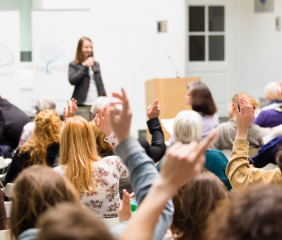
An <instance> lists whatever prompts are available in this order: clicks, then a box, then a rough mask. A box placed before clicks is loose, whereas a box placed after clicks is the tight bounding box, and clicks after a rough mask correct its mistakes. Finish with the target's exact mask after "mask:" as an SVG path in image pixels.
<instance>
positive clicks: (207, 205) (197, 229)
mask: <svg viewBox="0 0 282 240" xmlns="http://www.w3.org/2000/svg"><path fill="white" fill-rule="evenodd" d="M224 198H226V188H225V186H224V184H223V183H222V182H221V181H220V179H219V178H218V177H217V176H215V175H214V174H213V173H211V172H209V171H207V170H203V171H202V173H201V174H198V175H197V176H196V177H195V178H194V179H193V180H192V181H191V182H189V183H187V184H185V185H184V186H183V187H181V188H180V189H179V190H178V193H177V195H176V196H175V197H174V199H173V203H174V208H175V211H174V215H173V222H172V226H171V229H172V232H173V233H174V234H177V235H178V238H177V239H183V240H184V239H193V240H201V239H204V238H203V232H204V230H205V229H206V220H207V218H208V216H209V215H210V213H211V212H212V211H213V210H214V209H215V206H216V203H217V201H218V200H221V199H224Z"/></svg>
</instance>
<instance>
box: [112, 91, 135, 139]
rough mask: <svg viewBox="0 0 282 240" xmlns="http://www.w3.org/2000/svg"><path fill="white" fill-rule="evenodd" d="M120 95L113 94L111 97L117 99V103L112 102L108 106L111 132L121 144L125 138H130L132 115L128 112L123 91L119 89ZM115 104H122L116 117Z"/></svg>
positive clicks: (126, 100) (128, 107) (128, 108)
mask: <svg viewBox="0 0 282 240" xmlns="http://www.w3.org/2000/svg"><path fill="white" fill-rule="evenodd" d="M121 91H122V93H121V94H119V93H113V94H112V96H113V97H115V98H117V99H119V101H117V102H112V103H111V105H110V108H109V110H110V126H111V129H112V131H113V132H114V133H115V135H116V137H117V139H118V140H119V141H120V142H121V141H122V140H124V139H125V138H127V137H129V136H130V124H131V118H132V113H131V110H130V106H129V102H128V98H127V96H126V93H125V91H124V88H122V89H121ZM116 104H122V105H123V108H122V110H121V112H120V114H119V115H116V107H115V105H116Z"/></svg>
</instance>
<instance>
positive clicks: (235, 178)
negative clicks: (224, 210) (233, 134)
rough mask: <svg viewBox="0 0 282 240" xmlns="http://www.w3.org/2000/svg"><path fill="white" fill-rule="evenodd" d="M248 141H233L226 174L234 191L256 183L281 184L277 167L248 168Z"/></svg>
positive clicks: (281, 178)
mask: <svg viewBox="0 0 282 240" xmlns="http://www.w3.org/2000/svg"><path fill="white" fill-rule="evenodd" d="M248 148H249V142H248V141H246V140H242V139H237V140H235V141H234V145H233V150H232V153H231V156H230V161H229V163H228V165H227V167H226V176H227V178H228V179H229V181H230V183H231V186H232V188H233V189H234V191H235V192H240V191H242V190H243V189H245V188H246V187H248V186H252V185H254V184H257V183H273V184H275V185H279V186H282V175H281V171H280V169H279V168H275V169H274V170H269V171H263V170H260V169H254V168H250V165H249V161H248Z"/></svg>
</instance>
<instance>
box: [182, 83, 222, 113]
mask: <svg viewBox="0 0 282 240" xmlns="http://www.w3.org/2000/svg"><path fill="white" fill-rule="evenodd" d="M187 88H188V90H189V91H190V94H191V97H192V109H193V110H194V111H196V112H201V113H203V114H206V115H214V114H215V113H216V112H217V108H216V106H215V103H214V100H213V97H212V94H211V91H210V90H209V88H208V87H207V86H206V85H205V84H204V83H202V82H190V83H188V86H187Z"/></svg>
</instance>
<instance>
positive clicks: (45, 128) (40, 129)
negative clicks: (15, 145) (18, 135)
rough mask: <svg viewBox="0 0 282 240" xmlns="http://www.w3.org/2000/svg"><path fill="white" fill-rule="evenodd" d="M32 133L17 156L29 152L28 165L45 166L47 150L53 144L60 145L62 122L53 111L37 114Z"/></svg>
mask: <svg viewBox="0 0 282 240" xmlns="http://www.w3.org/2000/svg"><path fill="white" fill-rule="evenodd" d="M34 122H35V127H34V131H33V133H32V134H31V137H30V139H29V140H28V141H27V142H26V143H24V145H23V146H22V147H21V148H20V150H19V156H20V155H21V154H23V153H25V152H30V160H29V162H28V163H29V165H33V164H43V165H46V155H47V148H48V146H50V145H51V144H53V143H57V144H59V143H60V135H59V134H60V131H61V129H62V122H61V120H60V118H59V117H58V115H57V112H56V111H55V110H44V111H42V112H40V113H39V114H37V116H36V118H35V120H34Z"/></svg>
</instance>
